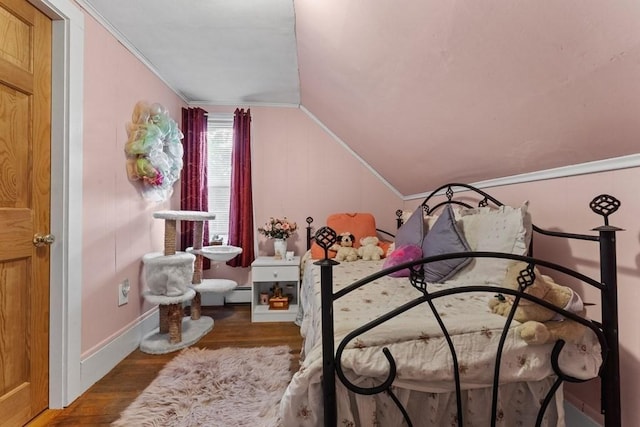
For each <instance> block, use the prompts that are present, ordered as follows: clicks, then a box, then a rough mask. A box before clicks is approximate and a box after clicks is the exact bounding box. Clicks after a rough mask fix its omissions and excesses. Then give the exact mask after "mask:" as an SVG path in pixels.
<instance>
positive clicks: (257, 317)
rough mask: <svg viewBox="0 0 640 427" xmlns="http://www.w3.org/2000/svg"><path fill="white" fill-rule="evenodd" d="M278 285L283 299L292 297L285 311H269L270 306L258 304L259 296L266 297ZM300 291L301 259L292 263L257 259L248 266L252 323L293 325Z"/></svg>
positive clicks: (297, 257)
mask: <svg viewBox="0 0 640 427" xmlns="http://www.w3.org/2000/svg"><path fill="white" fill-rule="evenodd" d="M276 283H277V284H278V285H279V286H280V288H282V293H283V295H291V300H290V301H289V307H288V309H286V310H282V309H280V310H270V309H269V304H261V303H260V294H261V293H265V292H266V293H269V292H270V289H271V288H272V287H273V286H274V285H275V284H276ZM299 288H300V257H299V256H295V257H293V260H291V261H287V260H284V259H274V258H273V257H258V258H256V260H255V261H253V263H251V321H252V322H293V321H294V320H295V319H296V315H297V313H298V303H299Z"/></svg>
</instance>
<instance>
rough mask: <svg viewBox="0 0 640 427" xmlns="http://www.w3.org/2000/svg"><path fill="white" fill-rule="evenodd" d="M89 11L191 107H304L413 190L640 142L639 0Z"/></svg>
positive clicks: (153, 6)
mask: <svg viewBox="0 0 640 427" xmlns="http://www.w3.org/2000/svg"><path fill="white" fill-rule="evenodd" d="M79 3H80V4H81V5H83V6H84V7H86V8H88V9H89V10H90V11H91V12H92V13H93V14H94V15H97V16H100V17H101V21H102V22H103V23H106V24H107V25H108V26H109V27H110V28H111V29H112V31H114V33H116V34H118V35H119V38H120V39H121V41H123V42H124V43H126V44H127V45H129V47H130V48H132V49H133V50H134V51H137V52H138V54H139V56H140V57H141V58H143V59H144V60H145V62H147V64H148V65H149V66H150V67H151V68H152V69H154V70H156V72H157V73H158V74H159V75H160V76H161V77H162V78H163V79H164V80H165V81H166V82H167V83H168V84H169V85H170V86H171V87H172V88H173V89H174V90H176V91H177V92H178V93H179V94H181V96H183V97H184V98H185V100H186V101H187V102H191V103H194V104H197V103H205V104H242V105H289V106H291V105H293V106H297V105H300V106H301V107H302V108H303V109H304V110H305V111H306V112H308V113H309V114H310V115H312V116H314V118H315V119H317V120H318V121H320V122H321V123H322V124H324V125H325V126H326V127H327V128H328V129H330V131H331V132H332V133H333V134H335V135H336V136H337V137H338V138H339V139H340V140H342V141H343V142H344V143H345V144H347V145H348V146H349V147H350V148H351V149H352V150H353V151H354V152H355V153H356V154H357V155H359V156H360V157H361V158H362V159H363V160H364V161H365V162H367V163H368V164H369V165H371V166H372V167H373V168H374V169H375V170H376V171H377V172H378V173H379V174H380V175H381V176H382V177H383V178H384V179H386V180H387V181H388V182H389V183H390V184H391V185H392V186H393V187H395V188H396V189H397V190H398V191H399V192H400V193H402V194H404V195H407V194H413V193H417V192H421V191H424V190H426V189H431V188H434V187H435V186H437V185H439V184H441V183H443V182H446V181H465V182H478V181H483V180H488V179H493V178H499V177H505V176H510V175H516V174H521V173H526V172H533V171H538V170H545V169H550V168H556V167H561V166H567V165H573V164H579V163H584V162H590V161H595V160H602V159H608V158H613V157H618V156H624V155H628V154H633V153H636V152H638V149H637V147H638V146H639V145H640V120H639V119H640V2H637V1H635V0H620V1H615V2H602V1H601V0H587V1H584V0H565V1H554V2H540V1H538V0H525V1H518V2H513V1H506V0H490V1H482V2H479V1H476V0H454V1H451V0H408V1H404V2H397V1H391V0H380V1H370V0H322V1H319V0H252V1H232V0H209V1H190V2H177V1H174V0H136V1H131V0H81V1H79ZM186 6H188V7H186Z"/></svg>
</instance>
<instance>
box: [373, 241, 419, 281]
mask: <svg viewBox="0 0 640 427" xmlns="http://www.w3.org/2000/svg"><path fill="white" fill-rule="evenodd" d="M420 258H422V248H421V247H420V246H418V245H404V246H398V247H396V248H395V249H394V250H393V252H391V253H390V254H389V255H388V256H387V257H386V258H385V260H384V262H383V263H382V269H383V270H384V269H385V268H391V267H395V266H397V265H400V264H403V263H405V262H409V261H415V260H417V259H420ZM409 273H410V272H409V269H408V268H404V269H402V270H398V271H394V272H393V273H390V274H389V276H391V277H408V276H409Z"/></svg>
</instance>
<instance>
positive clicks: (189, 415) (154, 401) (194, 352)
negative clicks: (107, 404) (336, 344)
mask: <svg viewBox="0 0 640 427" xmlns="http://www.w3.org/2000/svg"><path fill="white" fill-rule="evenodd" d="M290 362H291V354H290V348H289V347H288V346H278V347H255V348H222V349H219V350H207V349H199V348H187V349H184V350H182V352H180V354H178V355H177V356H176V357H175V358H174V359H173V360H171V361H170V362H169V363H167V365H166V366H165V367H164V368H163V369H162V371H160V373H159V374H158V377H157V378H156V379H154V380H153V382H152V383H151V384H149V386H148V387H147V388H146V389H145V390H144V391H143V392H142V394H141V395H140V396H138V397H137V398H136V400H135V401H133V403H131V405H129V407H127V409H125V410H124V412H122V414H121V415H120V418H119V419H118V420H117V421H115V422H114V423H113V424H112V426H127V427H129V426H163V427H169V426H171V427H174V426H176V427H178V426H179V427H191V426H217V427H227V426H229V427H231V426H233V427H236V426H255V427H275V426H277V425H278V407H279V403H280V399H281V398H282V395H283V394H284V391H285V389H286V387H287V384H288V383H289V381H290V379H291V373H290V372H289V366H290Z"/></svg>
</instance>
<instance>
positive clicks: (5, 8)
mask: <svg viewBox="0 0 640 427" xmlns="http://www.w3.org/2000/svg"><path fill="white" fill-rule="evenodd" d="M50 127H51V21H50V20H49V19H48V18H47V17H46V16H44V15H43V14H42V13H41V12H39V11H38V10H37V9H35V8H34V7H33V6H32V5H31V4H29V3H28V2H27V1H26V0H0V424H1V425H2V426H22V425H24V424H25V423H26V422H27V421H29V420H30V419H32V418H33V417H35V416H36V415H37V414H38V413H40V412H42V411H43V410H45V409H46V408H47V406H48V399H49V355H48V353H49V247H48V245H47V244H44V245H43V246H41V247H36V246H35V245H34V243H33V240H34V235H36V234H38V233H39V234H43V235H47V234H48V233H49V218H50V192H51V191H50V190H51V189H50V181H51V165H50V163H51V161H50V160H51V153H50V151H51V131H50Z"/></svg>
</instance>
